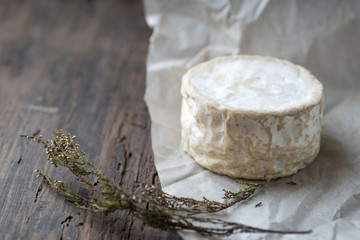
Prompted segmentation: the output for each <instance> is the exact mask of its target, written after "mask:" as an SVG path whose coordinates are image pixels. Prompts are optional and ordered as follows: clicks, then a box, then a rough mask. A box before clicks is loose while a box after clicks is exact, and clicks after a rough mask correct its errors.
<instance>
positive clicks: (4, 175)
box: [0, 0, 180, 239]
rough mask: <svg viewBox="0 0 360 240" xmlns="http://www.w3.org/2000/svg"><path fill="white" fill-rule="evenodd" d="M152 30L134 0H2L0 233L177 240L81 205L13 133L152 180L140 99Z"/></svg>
mask: <svg viewBox="0 0 360 240" xmlns="http://www.w3.org/2000/svg"><path fill="white" fill-rule="evenodd" d="M150 33H151V31H150V29H149V28H148V27H147V25H146V23H145V21H144V12H143V6H142V2H141V1H120V0H103V1H95V0H88V1H80V0H78V1H64V0H51V1H49V0H31V1H30V0H22V1H20V0H1V1H0V239H180V237H179V236H178V235H177V234H175V233H167V232H163V231H160V230H157V229H153V228H150V227H148V226H145V225H144V224H143V223H142V222H141V221H139V220H137V219H136V218H134V217H133V216H132V215H131V214H129V212H127V211H117V212H115V213H113V214H109V215H104V214H93V213H91V212H87V211H82V210H79V209H77V208H76V207H74V206H73V204H72V203H70V202H68V201H66V200H65V199H64V197H62V196H60V195H59V194H57V193H56V192H55V191H53V190H52V189H50V188H49V187H47V186H46V184H44V182H42V181H41V179H38V178H36V175H37V173H35V172H34V170H35V169H37V168H43V169H44V170H45V171H46V172H47V173H49V174H50V175H55V176H58V177H60V176H65V177H64V178H65V184H66V185H67V186H69V187H70V188H72V189H74V190H75V191H80V189H81V188H80V184H78V183H77V182H76V181H75V180H74V178H72V177H70V174H68V173H67V172H66V171H63V170H62V169H54V168H53V167H52V166H50V164H49V163H48V162H46V160H45V153H44V151H43V148H41V147H40V146H38V145H37V144H35V143H31V144H26V142H27V141H26V140H25V139H23V138H20V137H19V134H24V133H25V134H30V135H31V134H35V135H38V134H42V135H44V137H45V138H49V137H51V135H52V134H53V132H54V130H55V129H56V128H62V129H64V131H65V132H71V133H72V134H74V135H76V136H77V142H78V143H80V145H81V148H82V149H83V150H84V151H85V152H86V153H87V156H88V158H89V159H90V160H91V161H93V162H94V164H95V165H96V166H98V167H99V168H100V169H101V170H102V171H104V172H105V173H106V174H107V175H108V176H109V177H115V178H116V179H117V180H118V181H120V182H121V183H122V184H124V185H126V186H127V187H129V188H130V189H132V188H134V187H136V186H138V185H139V183H141V182H149V183H153V184H156V185H157V186H159V185H160V184H159V179H158V177H157V173H156V169H155V167H154V159H153V153H152V150H151V140H150V118H149V114H148V110H147V108H146V105H145V103H144V101H143V95H144V89H145V59H146V53H147V47H148V39H149V37H150Z"/></svg>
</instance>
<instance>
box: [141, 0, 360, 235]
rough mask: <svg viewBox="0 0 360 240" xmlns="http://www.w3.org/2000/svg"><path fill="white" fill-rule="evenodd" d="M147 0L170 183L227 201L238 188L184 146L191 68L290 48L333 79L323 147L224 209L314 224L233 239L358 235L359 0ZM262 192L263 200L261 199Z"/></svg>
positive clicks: (261, 219)
mask: <svg viewBox="0 0 360 240" xmlns="http://www.w3.org/2000/svg"><path fill="white" fill-rule="evenodd" d="M144 5H145V15H146V21H147V23H148V24H149V26H150V27H152V28H153V34H152V36H151V39H150V46H149V53H148V59H147V87H146V93H145V101H146V103H147V105H148V108H149V111H150V116H151V120H152V129H151V130H152V145H153V150H154V154H155V164H156V168H157V170H158V173H159V177H160V180H161V184H162V186H163V189H164V190H165V191H166V192H168V193H171V194H175V195H178V196H187V197H193V198H197V199H201V198H202V197H203V196H206V197H207V198H209V199H213V200H218V201H223V200H222V199H221V196H222V194H223V192H222V189H223V188H226V189H229V190H233V191H236V190H237V189H238V188H239V186H238V184H237V183H235V181H234V179H231V178H228V177H225V176H220V175H217V174H215V173H212V172H210V171H208V170H205V169H203V168H201V167H200V166H198V165H197V164H196V163H195V162H194V161H193V160H192V159H191V158H190V157H189V156H188V155H186V154H185V153H184V152H183V151H182V150H181V146H180V136H181V126H180V106H181V95H180V84H181V77H182V75H183V74H184V73H185V72H186V70H187V69H189V68H190V67H192V66H194V65H196V64H198V63H200V62H203V61H206V60H208V59H211V58H214V57H217V56H222V55H230V54H257V55H267V56H273V57H278V58H283V59H287V60H289V61H291V62H294V63H296V64H300V65H302V66H304V67H306V68H307V69H309V70H310V71H311V72H312V73H313V74H314V75H315V76H316V77H317V78H318V79H319V80H320V81H321V82H322V83H323V84H324V88H325V111H324V119H323V134H322V139H321V141H322V143H321V150H320V153H319V155H318V157H317V158H316V159H315V160H314V162H313V163H312V164H311V165H310V166H308V167H307V168H305V169H304V170H301V171H300V172H298V173H297V174H295V175H293V176H290V177H286V178H282V179H278V180H274V181H271V182H270V183H268V184H267V185H266V186H265V187H264V188H263V189H262V190H260V191H258V192H257V193H256V194H255V195H254V196H253V197H252V198H251V199H249V200H248V201H246V202H244V203H241V204H238V205H236V206H234V207H231V208H230V209H228V210H225V211H223V212H221V213H219V214H218V215H217V217H219V218H222V219H224V220H227V221H235V222H239V223H243V224H247V225H251V226H254V227H261V228H271V229H279V230H309V229H312V230H313V232H312V233H311V234H309V235H275V234H235V235H232V236H230V237H228V238H226V239H357V238H359V235H360V91H359V90H360V79H359V78H360V2H358V1H337V0H332V1H326V0H321V1H320V0H314V1H267V0H265V1H257V0H249V1H245V0H242V1H236V0H234V1H230V0H224V1H205V0H191V1H190V0H189V1H186V0H172V1H166V0H163V1H162V0H145V1H144ZM289 182H294V183H296V185H291V184H288V183H289ZM259 202H262V205H261V206H260V207H255V205H256V204H257V203H259ZM180 234H181V236H182V237H183V238H185V239H201V238H203V237H201V236H200V235H198V234H196V233H192V232H185V231H182V232H180Z"/></svg>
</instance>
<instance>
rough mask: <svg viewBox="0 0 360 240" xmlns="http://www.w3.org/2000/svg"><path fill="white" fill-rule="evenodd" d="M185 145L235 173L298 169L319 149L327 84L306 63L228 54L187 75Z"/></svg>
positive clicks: (205, 162) (261, 175)
mask: <svg viewBox="0 0 360 240" xmlns="http://www.w3.org/2000/svg"><path fill="white" fill-rule="evenodd" d="M181 93H182V96H183V101H182V112H181V124H182V146H183V149H184V151H185V152H186V153H188V154H189V155H190V156H191V157H192V158H193V159H194V160H195V161H196V162H198V163H199V164H200V165H201V166H203V167H205V168H207V169H209V170H211V171H214V172H216V173H219V174H225V175H228V176H231V177H236V178H247V179H273V178H278V177H283V176H287V175H291V174H294V173H296V172H297V171H298V170H299V169H301V168H304V167H306V166H307V165H308V164H309V163H310V162H312V161H313V160H314V158H315V157H316V155H317V154H318V152H319V147H320V135H321V121H322V109H323V87H322V85H321V83H320V82H319V81H318V80H317V79H316V78H315V77H314V76H313V75H312V74H311V73H310V72H309V71H307V70H306V69H304V68H303V67H300V66H297V65H294V64H292V63H290V62H287V61H284V60H279V59H274V58H269V57H260V56H246V55H243V56H228V57H221V58H217V59H214V60H211V61H209V62H205V63H202V64H200V65H198V66H196V67H194V68H192V69H190V70H189V71H188V72H187V73H186V74H185V75H184V77H183V79H182V87H181Z"/></svg>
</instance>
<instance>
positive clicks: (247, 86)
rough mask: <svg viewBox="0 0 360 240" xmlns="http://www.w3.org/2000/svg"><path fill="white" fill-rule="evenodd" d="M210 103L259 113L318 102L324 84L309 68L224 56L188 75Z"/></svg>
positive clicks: (197, 90)
mask: <svg viewBox="0 0 360 240" xmlns="http://www.w3.org/2000/svg"><path fill="white" fill-rule="evenodd" d="M185 79H186V81H188V83H187V84H188V85H191V88H192V90H194V91H195V92H197V93H198V94H199V95H200V96H201V97H202V98H205V99H207V100H208V101H209V102H210V103H215V104H216V105H218V106H222V107H225V108H229V109H240V110H245V111H246V110H251V111H258V112H268V111H282V110H286V109H294V108H300V107H301V106H303V105H309V104H311V103H312V102H318V101H319V99H318V98H319V96H322V85H321V83H319V82H318V81H317V80H316V79H315V78H314V77H313V76H312V75H311V74H310V73H309V72H308V71H307V70H305V69H304V68H302V67H300V66H297V65H294V64H292V63H290V62H287V61H284V60H274V59H272V58H267V57H258V56H255V57H253V56H251V57H250V56H244V57H242V58H239V57H224V58H219V59H215V60H212V61H209V62H206V63H203V64H200V65H198V66H197V67H195V68H193V69H192V70H190V71H189V73H188V74H187V76H186V77H185Z"/></svg>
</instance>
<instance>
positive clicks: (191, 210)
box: [21, 129, 311, 236]
mask: <svg viewBox="0 0 360 240" xmlns="http://www.w3.org/2000/svg"><path fill="white" fill-rule="evenodd" d="M21 136H22V137H25V138H27V139H29V140H30V141H35V142H38V143H40V144H42V145H43V146H44V148H45V150H46V155H47V160H49V161H50V162H51V164H52V165H54V166H55V167H58V166H61V167H65V168H67V169H68V170H69V171H70V172H71V173H72V174H73V175H74V176H76V178H77V180H78V181H79V182H80V183H81V184H82V187H83V188H85V189H87V190H88V191H90V193H91V194H89V196H90V197H84V196H81V195H79V194H77V193H75V192H74V191H72V190H70V189H68V188H67V187H65V185H64V183H63V182H62V181H61V180H58V179H55V180H53V179H51V178H50V177H49V176H47V175H46V174H45V173H44V171H43V170H41V169H39V170H37V172H38V173H39V176H40V177H42V178H43V179H44V180H45V181H46V182H47V184H48V185H49V186H50V187H51V188H53V189H55V190H56V191H58V192H59V193H60V194H62V195H64V196H65V197H66V198H67V199H68V200H70V201H72V202H74V203H75V204H76V206H77V207H79V208H81V209H86V210H91V211H94V212H105V213H108V212H114V211H116V210H125V209H127V210H130V212H131V213H132V214H133V215H134V216H136V217H138V218H140V219H141V220H142V221H143V222H145V223H146V224H148V225H150V226H152V227H155V228H159V229H162V230H165V231H177V230H193V231H196V232H198V233H200V234H202V235H206V236H227V235H230V234H233V233H277V234H304V233H310V232H311V231H277V230H268V229H260V228H255V227H251V226H247V225H244V224H240V223H234V222H227V221H223V220H220V219H216V218H211V217H204V215H201V216H198V214H206V213H214V212H218V211H221V210H223V209H226V208H229V207H231V206H233V205H234V204H236V203H238V202H240V201H243V200H246V199H247V198H249V197H250V196H251V195H252V194H253V193H254V192H255V191H256V190H257V189H258V188H259V187H261V186H263V185H264V184H265V183H263V184H248V183H245V185H246V187H245V188H244V189H242V190H240V191H238V192H231V191H228V190H225V189H224V190H223V191H224V197H223V198H224V199H228V200H230V202H228V203H220V202H217V201H211V200H208V199H207V198H205V197H204V198H203V200H202V201H199V200H195V199H193V198H185V197H176V196H172V195H169V194H167V193H165V192H163V191H162V190H161V189H160V188H156V187H155V186H154V185H150V184H146V183H144V184H142V185H141V186H140V188H139V189H138V190H137V191H135V192H129V191H128V190H126V189H125V188H123V187H122V186H121V185H119V183H117V182H116V181H115V179H109V178H108V177H107V176H105V175H104V174H103V173H102V172H100V171H99V170H98V169H97V168H96V167H95V166H94V165H93V164H92V163H91V162H90V161H88V160H87V158H86V157H85V153H84V152H83V151H81V150H80V148H79V144H76V143H74V139H75V136H71V135H70V134H67V135H65V134H64V133H63V131H62V130H61V129H60V130H56V131H55V135H53V137H52V139H50V140H43V136H42V135H39V136H38V137H37V136H29V135H21ZM94 180H95V181H94ZM93 182H95V184H94V183H93ZM241 184H242V183H241ZM204 223H206V224H205V225H206V227H204V226H203V224H204Z"/></svg>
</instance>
